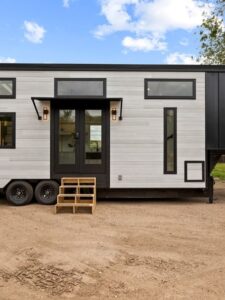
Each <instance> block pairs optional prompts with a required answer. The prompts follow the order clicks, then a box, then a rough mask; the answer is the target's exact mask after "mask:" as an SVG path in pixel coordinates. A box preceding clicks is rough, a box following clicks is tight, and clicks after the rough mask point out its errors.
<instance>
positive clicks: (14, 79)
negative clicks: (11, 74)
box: [0, 77, 16, 99]
mask: <svg viewBox="0 0 225 300" xmlns="http://www.w3.org/2000/svg"><path fill="white" fill-rule="evenodd" d="M9 80H10V81H12V94H11V95H0V99H16V78H6V77H4V78H3V77H1V78H0V81H9Z"/></svg>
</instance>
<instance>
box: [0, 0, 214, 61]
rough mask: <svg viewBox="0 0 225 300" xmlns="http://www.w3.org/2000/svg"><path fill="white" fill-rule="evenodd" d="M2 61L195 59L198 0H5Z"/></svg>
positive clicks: (204, 7) (201, 5)
mask: <svg viewBox="0 0 225 300" xmlns="http://www.w3.org/2000/svg"><path fill="white" fill-rule="evenodd" d="M0 1H1V10H0V35H1V43H0V62H18V63H22V62H26V63H28V62H30V63H125V64H126V63H135V64H155V63H156V64H157V63H195V59H192V58H191V56H194V57H195V56H196V54H197V53H198V39H197V37H196V36H195V35H194V32H195V31H196V27H197V26H198V25H199V24H200V23H201V20H202V12H203V11H210V7H209V6H208V4H206V3H205V2H202V1H198V0H19V1H18V0H0Z"/></svg>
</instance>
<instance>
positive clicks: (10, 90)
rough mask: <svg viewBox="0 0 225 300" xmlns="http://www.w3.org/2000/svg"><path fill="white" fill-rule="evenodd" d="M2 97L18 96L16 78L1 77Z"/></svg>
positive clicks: (13, 97)
mask: <svg viewBox="0 0 225 300" xmlns="http://www.w3.org/2000/svg"><path fill="white" fill-rule="evenodd" d="M0 98H11V99H15V98H16V79H15V78H0Z"/></svg>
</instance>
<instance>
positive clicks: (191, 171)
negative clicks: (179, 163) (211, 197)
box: [184, 160, 205, 182]
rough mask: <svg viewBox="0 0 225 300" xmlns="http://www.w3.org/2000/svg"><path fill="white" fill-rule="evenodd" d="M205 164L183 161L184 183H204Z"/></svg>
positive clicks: (202, 162) (195, 161)
mask: <svg viewBox="0 0 225 300" xmlns="http://www.w3.org/2000/svg"><path fill="white" fill-rule="evenodd" d="M204 180H205V163H204V161H197V160H194V161H185V162H184V181H185V182H204Z"/></svg>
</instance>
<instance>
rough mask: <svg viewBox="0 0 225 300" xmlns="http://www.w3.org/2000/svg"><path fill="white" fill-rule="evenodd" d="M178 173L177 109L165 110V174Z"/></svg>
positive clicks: (167, 108)
mask: <svg viewBox="0 0 225 300" xmlns="http://www.w3.org/2000/svg"><path fill="white" fill-rule="evenodd" d="M176 173H177V109H176V108H174V107H166V108H164V174H176Z"/></svg>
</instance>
